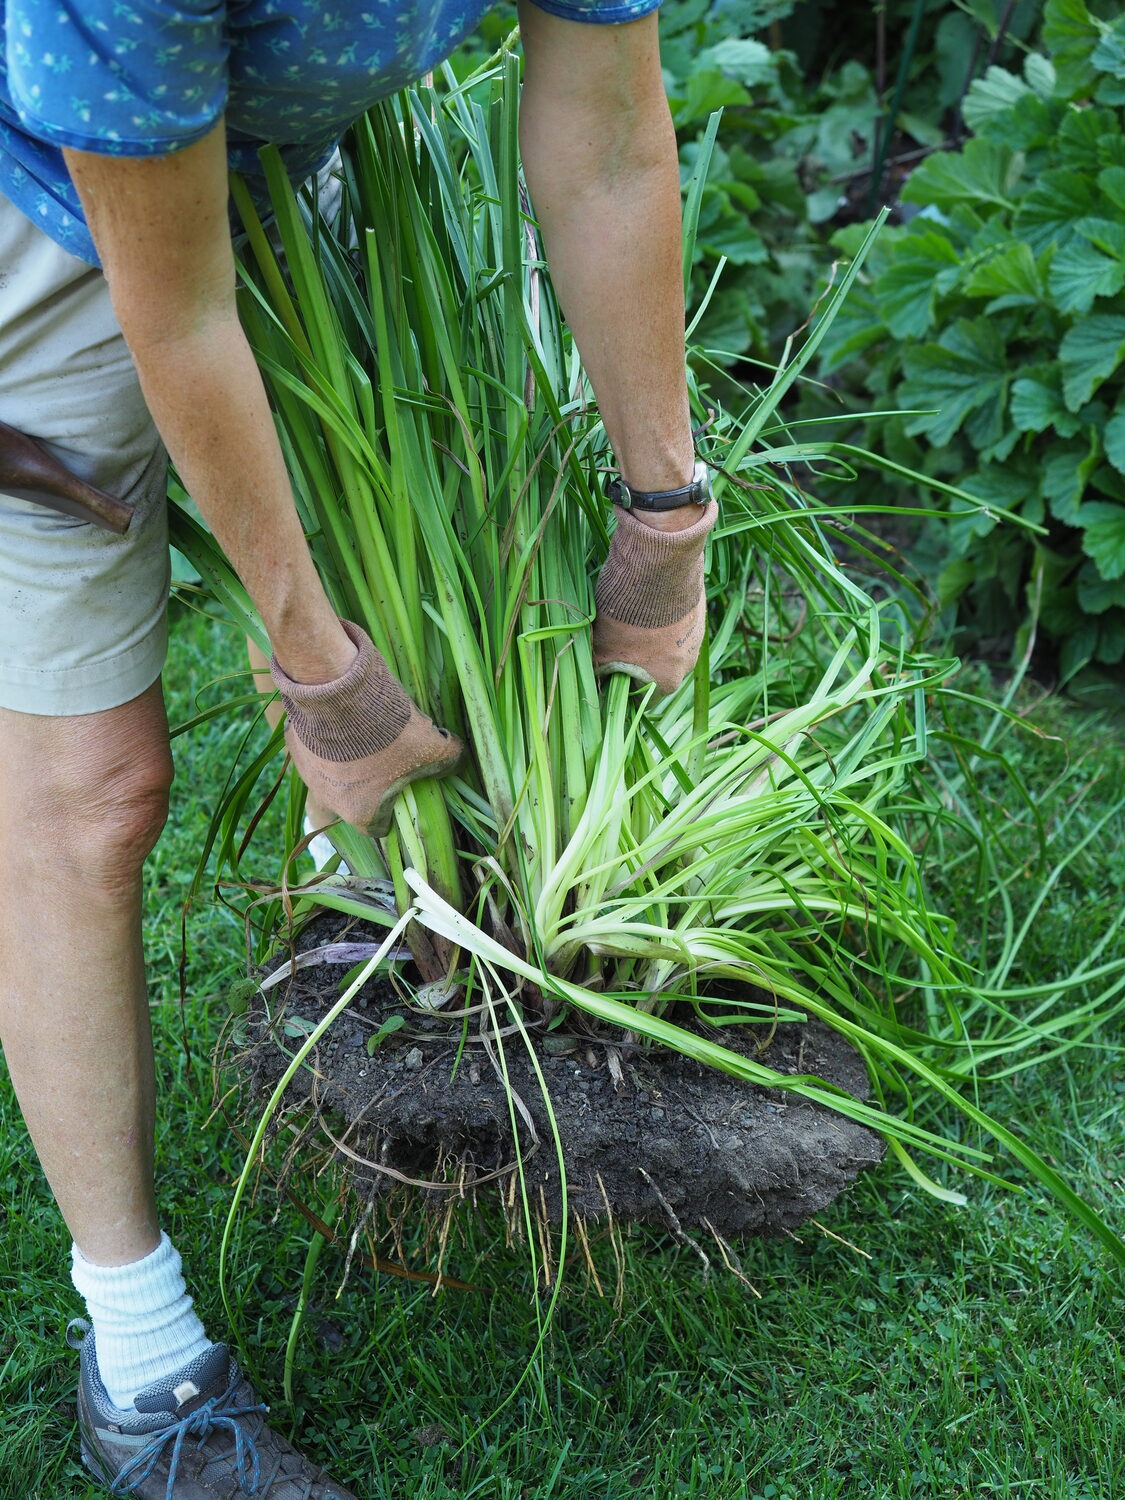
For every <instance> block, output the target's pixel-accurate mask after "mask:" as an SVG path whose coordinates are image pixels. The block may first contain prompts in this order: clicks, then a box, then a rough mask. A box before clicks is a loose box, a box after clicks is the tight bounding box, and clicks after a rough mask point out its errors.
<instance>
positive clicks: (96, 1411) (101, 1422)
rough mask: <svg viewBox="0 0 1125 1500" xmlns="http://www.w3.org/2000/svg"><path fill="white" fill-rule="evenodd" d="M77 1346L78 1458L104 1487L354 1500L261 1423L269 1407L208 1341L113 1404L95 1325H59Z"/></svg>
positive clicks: (191, 1499) (127, 1491)
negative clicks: (127, 1399) (126, 1406)
mask: <svg viewBox="0 0 1125 1500" xmlns="http://www.w3.org/2000/svg"><path fill="white" fill-rule="evenodd" d="M66 1337H67V1342H68V1343H69V1344H70V1346H71V1348H72V1349H80V1350H81V1351H82V1355H81V1361H80V1375H79V1381H78V1427H79V1431H80V1432H81V1434H82V1462H83V1463H84V1464H85V1465H86V1467H87V1468H88V1469H90V1470H92V1472H93V1473H94V1474H95V1475H96V1476H97V1478H98V1479H99V1480H100V1481H101V1482H102V1484H104V1485H106V1486H107V1487H108V1489H109V1492H110V1494H111V1495H136V1496H137V1497H138V1500H239V1497H240V1496H244V1495H253V1496H255V1497H256V1500H356V1497H355V1496H354V1495H353V1494H352V1492H351V1491H350V1490H345V1489H343V1488H342V1487H341V1486H340V1485H338V1484H334V1483H333V1482H332V1480H331V1479H329V1477H328V1475H327V1474H326V1473H325V1472H324V1470H323V1469H318V1468H317V1467H316V1466H315V1465H314V1464H311V1463H309V1462H308V1460H307V1459H304V1458H302V1457H301V1455H300V1454H299V1453H298V1452H297V1451H296V1449H294V1448H293V1447H292V1446H291V1444H289V1443H287V1442H286V1441H285V1439H284V1438H283V1437H281V1436H279V1434H278V1433H276V1432H274V1431H273V1430H272V1429H271V1428H269V1427H267V1426H266V1421H265V1414H266V1407H265V1406H264V1405H263V1404H262V1403H261V1402H260V1401H259V1400H258V1398H257V1396H256V1395H255V1394H254V1389H253V1387H252V1386H251V1385H250V1383H249V1381H247V1380H244V1379H243V1378H242V1376H241V1375H240V1374H239V1373H238V1367H237V1365H236V1364H235V1363H234V1361H233V1360H232V1359H231V1357H230V1354H229V1353H228V1351H227V1347H226V1345H225V1344H214V1345H213V1346H212V1347H211V1348H210V1349H209V1350H208V1351H207V1353H206V1354H202V1355H200V1356H199V1358H198V1359H194V1360H192V1362H191V1363H190V1364H188V1365H185V1366H184V1368H183V1369H182V1370H178V1371H177V1372H176V1374H175V1375H171V1376H169V1377H168V1378H167V1379H166V1380H158V1381H156V1382H155V1384H153V1385H150V1386H146V1387H145V1389H144V1390H143V1391H141V1393H140V1394H139V1395H138V1396H137V1400H136V1409H135V1410H134V1411H119V1410H118V1408H117V1407H115V1406H114V1404H113V1402H112V1401H111V1400H110V1399H109V1396H108V1395H107V1394H106V1389H105V1386H104V1385H103V1384H102V1380H101V1376H100V1375H99V1374H98V1362H97V1356H96V1353H95V1350H94V1335H93V1331H92V1330H91V1328H90V1325H89V1324H88V1323H85V1322H83V1321H82V1319H76V1320H75V1321H74V1322H73V1323H71V1324H70V1326H69V1328H68V1329H67V1331H66Z"/></svg>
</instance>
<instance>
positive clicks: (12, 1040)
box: [0, 683, 172, 1266]
mask: <svg viewBox="0 0 1125 1500" xmlns="http://www.w3.org/2000/svg"><path fill="white" fill-rule="evenodd" d="M0 765H2V766H3V768H4V774H3V778H2V782H0V910H2V911H3V912H4V917H5V920H4V922H3V924H2V925H0V1039H2V1041H3V1046H4V1051H5V1055H6V1058H7V1062H8V1067H9V1070H10V1072H11V1075H12V1079H13V1082H14V1083H15V1088H16V1093H17V1095H18V1097H19V1101H20V1106H21V1108H22V1110H23V1113H24V1118H25V1119H26V1121H27V1125H28V1129H29V1130H30V1132H31V1136H32V1139H33V1141H34V1143H35V1148H36V1150H37V1152H38V1154H39V1159H40V1161H41V1162H42V1164H43V1169H44V1171H45V1172H46V1175H47V1178H48V1181H49V1182H50V1184H51V1188H52V1190H53V1192H54V1194H55V1197H56V1199H57V1200H58V1203H59V1207H60V1208H61V1210H62V1213H63V1217H64V1218H65V1220H66V1222H67V1226H68V1228H69V1229H70V1232H71V1235H72V1236H73V1238H74V1240H75V1242H76V1244H77V1245H78V1247H79V1249H80V1250H81V1251H82V1253H83V1255H84V1256H85V1257H86V1258H87V1259H88V1260H90V1261H93V1262H95V1263H97V1264H98V1265H103V1266H113V1265H125V1264H128V1263H130V1262H132V1261H135V1260H139V1259H140V1258H141V1257H142V1256H145V1255H147V1254H148V1253H149V1252H150V1251H151V1250H153V1249H154V1248H155V1247H156V1245H157V1244H158V1243H159V1240H160V1231H159V1228H158V1225H157V1218H156V1206H155V1202H154V1197H153V1132H154V1125H153V1109H154V1106H153V1095H154V1082H153V1061H152V1038H151V1031H150V1026H149V1016H148V1003H147V997H146V992H145V980H144V963H143V958H142V954H141V920H140V918H141V867H142V865H143V862H144V859H145V857H146V856H147V854H148V852H149V850H150V849H151V848H152V846H153V844H154V843H155V842H156V839H157V837H158V835H159V832H160V829H161V827H162V826H163V822H164V817H165V811H166V805H167V792H168V787H169V785H170V783H171V778H172V766H171V757H170V754H169V750H168V731H167V723H166V720H165V716H164V705H163V699H162V696H161V691H160V684H159V683H156V684H154V685H153V687H151V688H149V689H148V690H147V691H146V692H145V693H142V694H141V696H140V697H139V698H135V699H133V701H132V702H130V703H126V704H123V705H122V706H121V707H120V708H114V709H109V710H107V711H105V712H103V713H97V714H83V715H80V716H76V717H69V718H51V717H46V716H39V715H31V714H20V713H13V712H11V711H10V710H6V709H0Z"/></svg>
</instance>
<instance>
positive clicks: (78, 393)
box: [0, 197, 169, 715]
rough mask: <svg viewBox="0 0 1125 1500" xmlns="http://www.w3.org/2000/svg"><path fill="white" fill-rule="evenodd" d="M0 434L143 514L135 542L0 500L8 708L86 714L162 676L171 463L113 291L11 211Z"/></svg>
mask: <svg viewBox="0 0 1125 1500" xmlns="http://www.w3.org/2000/svg"><path fill="white" fill-rule="evenodd" d="M0 421H4V422H7V423H8V424H9V425H10V426H12V427H16V428H18V429H19V430H20V431H21V432H26V433H27V434H29V436H31V437H34V438H36V439H38V440H39V441H40V442H41V443H43V444H44V445H45V446H46V447H47V448H49V449H50V450H51V451H52V452H53V453H54V454H55V455H56V456H57V457H58V458H59V459H61V461H62V462H63V463H65V464H66V465H67V467H68V468H70V469H73V470H74V472H75V473H77V474H79V475H81V477H82V478H83V479H86V480H88V481H89V482H90V483H91V484H95V485H97V486H98V488H99V489H103V490H108V491H109V492H110V493H111V494H113V495H118V496H120V497H121V498H123V499H126V500H129V501H131V502H132V503H133V504H134V505H135V507H136V515H135V516H134V519H133V522H132V524H131V525H130V527H129V530H128V532H127V533H126V535H125V536H115V535H114V534H112V533H111V532H108V531H103V530H102V529H101V528H100V527H97V526H94V525H92V524H90V523H89V522H86V521H78V520H75V519H74V518H73V517H71V516H64V515H60V514H58V513H57V512H55V511H52V510H47V509H45V508H44V507H42V506H39V505H35V504H33V503H32V502H30V501H27V500H20V499H18V498H16V497H14V496H11V495H6V494H4V493H2V492H0V708H9V709H16V710H18V711H19V712H21V713H29V714H56V715H57V714H88V713H96V712H98V711H100V710H102V709H106V708H115V707H117V706H118V705H119V704H121V703H127V702H129V701H130V699H132V698H135V697H136V696H137V694H138V693H141V692H143V691H144V689H145V688H147V687H149V686H150V685H151V684H152V683H153V682H155V681H156V679H157V677H159V675H160V670H161V667H162V666H163V663H164V653H165V646H166V641H167V625H166V605H167V599H168V575H169V566H168V527H167V513H166V509H165V494H166V489H167V469H168V463H167V458H166V456H165V453H164V449H163V447H162V446H161V443H160V439H159V437H158V436H157V433H156V429H155V427H154V426H153V423H152V419H151V417H150V416H149V414H148V411H147V409H146V407H145V403H144V398H143V397H142V395H141V388H140V385H139V383H138V381H137V373H136V370H135V369H134V367H133V361H132V359H131V358H130V356H129V351H128V349H127V348H126V347H125V340H124V338H123V337H122V335H121V330H120V328H119V327H118V326H117V320H116V318H115V317H114V315H113V309H112V307H111V306H110V301H109V292H108V289H107V286H106V281H105V277H104V276H103V275H102V273H101V272H100V271H99V270H97V269H96V268H95V267H93V266H88V265H87V264H86V263H85V262H84V261H81V260H77V259H75V257H74V256H72V255H69V254H67V252H66V251H65V250H62V249H60V248H59V246H58V245H56V244H55V243H54V241H53V240H51V239H49V238H48V237H47V236H46V235H45V234H44V233H43V232H42V230H40V229H38V228H37V227H36V226H35V225H34V224H33V223H32V222H31V221H30V220H29V219H27V218H25V217H24V215H23V214H22V213H20V212H19V210H18V209H16V208H14V207H13V206H12V205H11V204H10V203H9V202H8V200H7V199H6V198H4V197H0Z"/></svg>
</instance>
